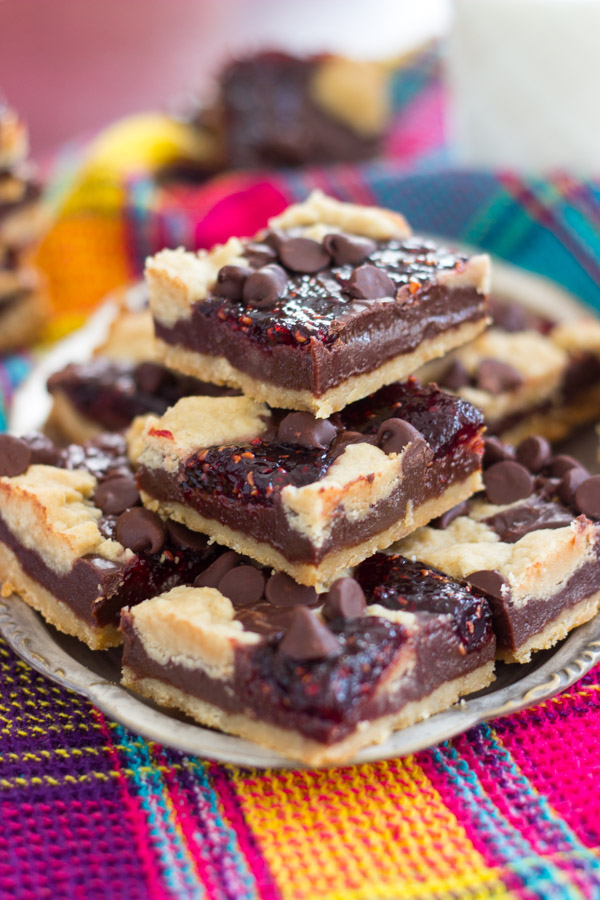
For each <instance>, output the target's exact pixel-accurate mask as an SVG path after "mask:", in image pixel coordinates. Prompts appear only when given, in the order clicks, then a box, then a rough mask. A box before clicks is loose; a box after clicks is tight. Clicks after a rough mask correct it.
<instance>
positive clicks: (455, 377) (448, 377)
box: [440, 359, 471, 391]
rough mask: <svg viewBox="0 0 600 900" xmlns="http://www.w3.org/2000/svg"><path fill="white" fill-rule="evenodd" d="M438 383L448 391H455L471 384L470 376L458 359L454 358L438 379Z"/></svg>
mask: <svg viewBox="0 0 600 900" xmlns="http://www.w3.org/2000/svg"><path fill="white" fill-rule="evenodd" d="M440 384H441V386H442V387H445V388H448V390H449V391H457V390H458V389H459V388H461V387H466V386H467V385H468V384H471V376H470V375H469V373H468V372H467V370H466V367H465V366H464V365H463V363H462V362H461V361H460V359H455V360H454V362H453V363H451V365H450V366H449V367H448V369H446V372H445V373H444V375H443V376H442V378H441V379H440Z"/></svg>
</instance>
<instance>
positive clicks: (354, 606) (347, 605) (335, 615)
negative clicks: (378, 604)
mask: <svg viewBox="0 0 600 900" xmlns="http://www.w3.org/2000/svg"><path fill="white" fill-rule="evenodd" d="M366 605H367V601H366V600H365V594H364V591H363V589H362V588H361V586H360V584H359V583H358V581H356V580H355V579H354V578H349V577H348V578H338V579H337V581H334V582H333V584H332V585H331V587H330V588H329V591H328V592H327V594H326V596H325V602H324V604H323V615H324V616H325V618H326V619H329V620H330V621H331V620H332V619H356V618H357V617H358V616H362V614H363V612H364V611H365V607H366Z"/></svg>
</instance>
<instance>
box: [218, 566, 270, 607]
mask: <svg viewBox="0 0 600 900" xmlns="http://www.w3.org/2000/svg"><path fill="white" fill-rule="evenodd" d="M218 588H219V590H220V591H221V593H222V594H224V595H225V597H229V599H230V600H231V602H232V603H233V605H234V606H237V605H239V606H248V605H249V604H250V603H258V601H259V600H260V598H261V597H262V595H263V592H264V589H265V576H264V575H263V573H262V572H261V571H260V569H256V568H255V567H254V566H236V567H235V568H233V569H230V570H229V572H226V573H225V575H223V577H222V578H221V580H220V581H219V584H218Z"/></svg>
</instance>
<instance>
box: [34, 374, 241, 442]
mask: <svg viewBox="0 0 600 900" xmlns="http://www.w3.org/2000/svg"><path fill="white" fill-rule="evenodd" d="M48 388H49V390H50V392H51V393H52V392H55V391H61V392H62V393H64V394H66V395H67V397H68V398H69V400H70V401H71V403H72V404H73V406H75V408H76V409H77V410H78V411H79V412H80V413H81V414H82V415H83V416H85V417H86V418H87V419H91V420H92V421H94V422H98V423H99V424H100V425H102V426H103V427H104V428H107V429H109V430H111V431H117V430H119V429H121V428H126V427H127V426H128V425H129V423H130V422H131V421H132V420H133V419H134V418H135V417H136V416H139V415H142V414H144V413H154V414H155V415H158V416H161V415H163V413H164V412H166V410H167V408H168V407H169V406H172V405H173V404H174V403H176V402H177V401H178V400H180V399H181V397H190V396H197V395H205V396H215V397H218V396H224V395H225V394H227V393H233V391H228V390H227V389H226V388H218V387H216V386H215V385H208V384H204V383H203V382H201V381H198V380H197V379H196V378H191V377H188V376H185V375H179V374H177V373H175V372H171V371H170V370H169V369H166V368H165V367H164V366H161V365H159V364H158V363H150V362H148V363H140V364H133V363H127V362H116V361H113V360H110V359H103V358H101V357H99V358H98V359H94V360H91V361H90V362H86V363H81V364H79V365H76V364H71V365H69V366H67V367H66V368H65V369H63V370H62V371H60V372H57V373H56V374H54V375H52V376H51V378H50V380H49V382H48Z"/></svg>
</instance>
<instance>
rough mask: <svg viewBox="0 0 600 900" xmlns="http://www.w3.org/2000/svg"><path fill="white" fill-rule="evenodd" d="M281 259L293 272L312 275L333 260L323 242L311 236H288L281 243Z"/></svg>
mask: <svg viewBox="0 0 600 900" xmlns="http://www.w3.org/2000/svg"><path fill="white" fill-rule="evenodd" d="M279 259H280V260H281V262H282V263H283V265H284V266H286V268H288V269H291V270H292V272H301V273H302V274H303V275H312V274H313V272H318V271H320V269H324V268H325V266H328V265H329V263H330V262H331V257H330V255H329V253H328V251H327V250H326V249H325V247H324V246H323V244H319V243H318V242H317V241H313V240H312V239H311V238H306V237H295V238H287V240H285V241H281V243H280V244H279Z"/></svg>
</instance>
